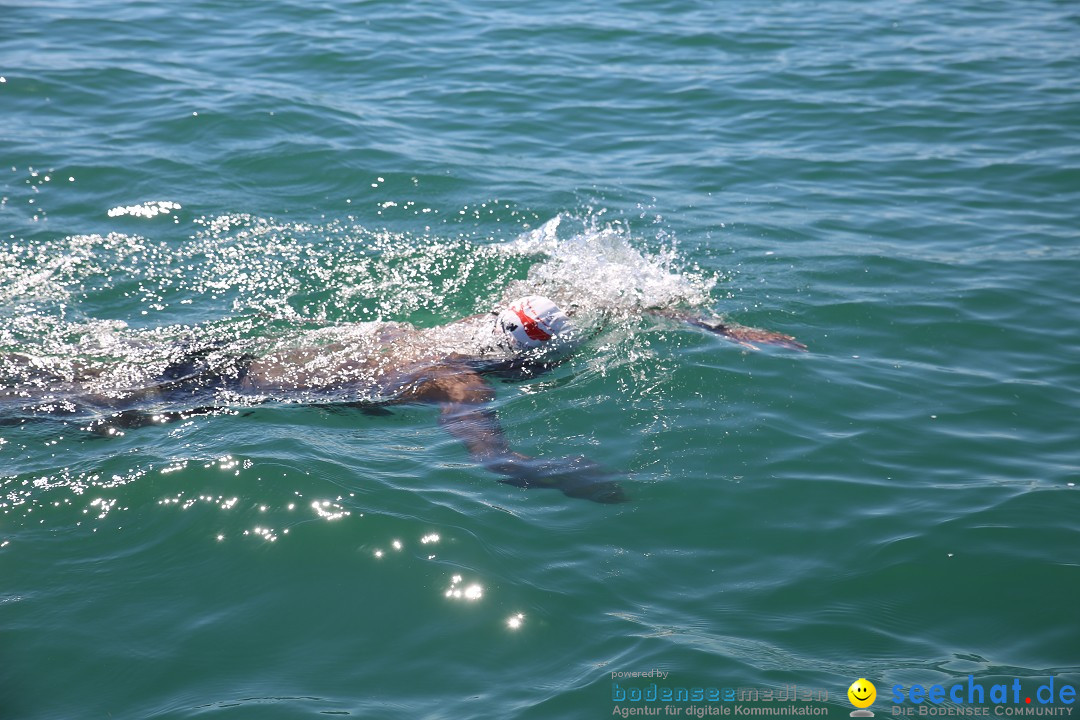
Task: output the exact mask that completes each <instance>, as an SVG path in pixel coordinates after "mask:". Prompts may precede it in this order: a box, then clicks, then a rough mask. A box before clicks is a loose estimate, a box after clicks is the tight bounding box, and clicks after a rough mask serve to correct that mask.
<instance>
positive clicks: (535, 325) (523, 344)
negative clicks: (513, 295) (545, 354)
mask: <svg viewBox="0 0 1080 720" xmlns="http://www.w3.org/2000/svg"><path fill="white" fill-rule="evenodd" d="M569 329H570V320H569V319H568V318H567V317H566V314H565V313H563V311H562V310H560V309H559V306H558V305H556V304H555V303H553V302H551V301H550V300H548V299H547V298H546V297H540V296H539V295H530V296H528V297H523V298H518V299H517V300H514V301H513V302H512V303H510V304H509V305H507V306H506V308H505V309H504V310H503V311H502V312H501V313H499V316H498V318H496V319H495V328H494V329H493V330H492V332H493V333H494V334H496V335H502V336H503V338H504V339H505V340H506V341H507V342H508V343H509V344H510V347H511V348H513V349H514V350H515V351H522V350H530V349H532V348H538V347H541V346H543V345H544V344H545V343H547V342H548V341H550V340H551V339H552V338H554V337H556V336H558V335H560V334H564V333H566V332H567V331H568V330H569Z"/></svg>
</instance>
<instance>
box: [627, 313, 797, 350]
mask: <svg viewBox="0 0 1080 720" xmlns="http://www.w3.org/2000/svg"><path fill="white" fill-rule="evenodd" d="M648 312H649V313H651V314H653V315H659V316H660V317H666V318H671V319H672V320H681V321H682V322H684V323H686V324H687V325H693V326H694V327H699V328H702V329H703V330H708V331H709V332H711V333H713V334H715V335H720V336H722V337H726V338H727V339H728V340H731V341H733V342H737V343H739V344H740V345H742V346H743V347H745V348H750V349H751V350H760V349H761V348H759V347H758V346H757V345H755V343H760V344H762V345H776V346H777V347H785V348H788V349H789V350H800V351H805V350H806V346H805V345H803V344H802V343H801V342H799V341H798V340H796V339H795V338H793V337H791V336H790V335H785V334H783V333H778V332H773V331H772V330H761V329H758V328H752V327H746V326H744V325H736V324H735V323H730V322H723V321H721V320H719V319H717V318H710V317H702V316H701V315H697V314H695V313H692V312H688V311H686V310H661V309H654V310H649V311H648Z"/></svg>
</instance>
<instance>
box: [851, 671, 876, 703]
mask: <svg viewBox="0 0 1080 720" xmlns="http://www.w3.org/2000/svg"><path fill="white" fill-rule="evenodd" d="M847 696H848V700H850V701H851V704H852V705H854V706H855V707H857V708H868V707H870V706H871V705H873V704H874V698H876V697H877V688H876V687H874V683H872V682H870V681H869V680H867V679H866V678H859V679H858V680H856V681H855V682H853V683H851V687H849V688H848V689H847Z"/></svg>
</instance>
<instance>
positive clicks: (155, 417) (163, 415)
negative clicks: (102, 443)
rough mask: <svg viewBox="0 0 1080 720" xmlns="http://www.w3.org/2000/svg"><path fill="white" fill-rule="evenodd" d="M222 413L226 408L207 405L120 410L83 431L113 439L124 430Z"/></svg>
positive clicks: (226, 410) (93, 422)
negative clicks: (159, 409)
mask: <svg viewBox="0 0 1080 720" xmlns="http://www.w3.org/2000/svg"><path fill="white" fill-rule="evenodd" d="M224 412H228V408H224V407H212V406H209V405H207V406H203V407H197V408H192V409H191V410H182V411H174V410H168V411H162V412H151V411H147V410H134V409H133V410H122V411H120V412H118V413H115V414H113V415H110V416H108V417H104V418H99V419H97V420H94V421H92V422H91V423H90V424H89V425H87V426H86V428H85V429H86V430H89V431H90V432H92V433H94V434H95V435H99V436H101V437H115V436H118V435H123V434H124V431H125V430H136V429H138V428H144V427H149V426H150V425H166V424H168V423H173V422H179V421H181V420H187V419H188V418H192V417H196V416H199V415H218V414H220V413H224Z"/></svg>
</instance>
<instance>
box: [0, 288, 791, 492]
mask: <svg viewBox="0 0 1080 720" xmlns="http://www.w3.org/2000/svg"><path fill="white" fill-rule="evenodd" d="M649 312H650V314H653V315H656V316H659V317H665V318H669V319H674V320H678V321H682V322H686V323H688V324H690V325H693V326H695V327H699V328H702V329H705V330H707V331H709V332H712V333H715V334H718V335H720V336H722V337H725V338H727V339H729V340H732V341H734V342H737V343H739V344H741V345H743V346H745V347H749V348H754V349H756V348H757V344H771V345H778V346H783V347H788V348H792V349H798V350H802V349H805V346H803V345H802V344H800V343H799V342H797V341H796V340H795V339H794V338H792V337H790V336H788V335H782V334H780V333H774V332H770V331H767V330H758V329H754V328H747V327H741V326H738V325H732V324H728V323H722V322H720V321H718V320H711V319H708V318H705V317H701V316H699V315H695V314H693V313H690V312H686V311H681V310H652V311H649ZM580 332H581V331H580V329H579V328H578V327H577V326H576V325H575V323H574V322H573V321H572V320H571V318H570V317H569V315H568V313H565V312H563V310H562V309H560V308H559V307H558V306H557V305H556V304H555V303H554V302H552V301H551V300H549V299H547V298H545V297H540V296H529V297H523V298H519V299H517V300H514V301H512V302H509V303H507V304H506V305H505V307H503V308H502V309H501V310H500V311H498V312H495V313H490V314H486V315H474V316H471V317H467V318H463V319H461V320H457V321H455V322H452V323H449V324H447V325H442V326H437V327H433V328H425V329H418V328H415V327H413V326H411V325H408V324H406V323H392V322H388V323H383V322H369V323H355V324H350V325H344V326H340V327H335V328H324V329H321V330H316V331H312V332H309V333H306V334H305V335H304V336H303V339H304V342H302V343H300V344H297V343H296V342H291V343H285V344H283V345H281V346H279V347H273V348H271V349H269V350H268V351H266V350H264V351H262V352H260V353H255V352H237V351H236V350H229V349H226V348H222V347H217V346H211V347H204V348H201V349H199V350H197V351H194V352H191V353H188V354H187V355H186V356H185V357H183V358H180V359H178V360H177V361H175V362H172V363H170V364H169V365H168V367H166V368H165V370H164V372H162V373H161V374H160V376H159V377H157V378H156V379H155V380H154V381H152V382H148V383H141V384H139V386H138V387H130V388H126V389H124V390H123V391H121V392H112V393H102V392H100V390H98V391H95V383H94V381H95V374H94V373H92V372H89V371H88V372H86V373H84V374H83V375H82V376H80V377H77V378H75V379H74V380H63V379H61V378H59V377H57V378H56V379H55V382H50V383H49V387H50V389H51V390H53V391H54V392H53V393H51V394H50V398H49V399H50V402H52V403H53V404H52V405H50V406H49V409H52V410H54V411H55V410H57V409H64V408H65V403H66V409H67V410H68V411H69V412H76V411H78V410H79V409H87V408H89V409H92V410H95V411H97V412H99V413H101V412H103V411H113V412H112V414H110V415H109V416H108V417H104V418H100V419H98V420H95V421H94V422H92V423H91V425H90V429H91V430H93V431H94V432H96V433H98V434H101V435H111V434H118V433H121V432H122V431H123V430H124V429H130V428H138V427H145V426H147V425H152V424H159V423H164V422H169V421H173V420H179V419H183V418H186V417H190V416H192V415H198V414H208V413H212V412H219V411H221V410H223V409H225V408H223V407H221V405H222V402H221V400H222V397H223V395H224V397H225V398H226V399H227V398H228V397H229V395H230V394H231V395H233V396H239V397H237V400H238V401H243V400H246V401H247V402H249V403H250V402H253V401H254V402H259V401H265V400H273V399H282V400H291V401H301V402H307V403H309V404H325V403H326V402H327V401H328V400H329V401H331V402H332V401H333V400H334V398H338V399H339V400H338V404H344V405H349V406H353V407H358V408H360V409H361V410H364V411H367V412H374V413H379V412H385V410H382V408H383V406H386V405H396V404H405V403H426V404H434V405H438V406H439V411H440V412H439V422H440V424H441V425H442V426H443V427H445V428H446V429H447V430H448V431H449V432H450V433H451V434H452V435H453V436H454V437H456V438H458V439H459V440H461V441H462V442H463V443H464V445H465V447H466V449H467V450H468V452H469V454H470V456H471V457H472V458H473V459H474V460H475V461H476V462H477V463H478V464H480V465H481V466H483V467H485V468H487V469H488V470H490V471H492V472H494V473H496V474H498V475H501V476H502V479H501V480H500V482H503V483H508V484H511V485H515V486H517V487H523V488H534V487H543V488H555V489H558V490H561V491H562V492H563V493H565V494H566V495H568V496H570V497H578V498H587V499H590V500H594V501H596V502H604V503H613V502H621V501H624V500H625V499H626V496H625V493H624V491H623V489H622V487H621V486H620V485H619V483H618V482H617V481H616V478H615V476H614V475H613V474H612V473H611V472H609V471H607V470H605V469H603V468H602V467H601V466H599V465H598V464H597V463H595V462H593V461H591V460H589V459H587V458H584V457H566V458H555V459H551V458H537V457H529V456H526V455H523V454H521V453H518V452H515V451H513V450H512V449H511V448H510V446H509V444H508V442H507V439H506V436H505V434H504V433H503V431H502V429H501V427H500V425H499V422H498V418H497V417H496V415H495V411H494V410H493V409H492V408H491V407H490V404H491V402H492V401H493V400H494V399H495V391H494V390H493V389H492V387H491V385H490V384H489V383H488V380H487V379H486V377H487V376H491V375H503V376H506V375H515V376H520V377H528V376H531V375H535V374H538V373H540V372H543V371H544V370H546V369H549V368H551V367H553V366H554V365H556V364H557V363H559V362H561V361H562V360H564V359H565V358H566V357H568V356H569V354H570V353H571V352H572V351H573V349H574V347H575V346H576V345H577V344H578V343H579V342H580V340H581V339H582V338H581V337H580ZM5 360H6V361H7V362H6V363H5V364H6V365H7V366H8V368H9V369H10V368H11V367H13V366H18V367H20V368H22V369H23V370H26V369H27V368H28V367H30V366H32V365H33V361H32V359H29V358H27V357H26V356H8V357H7V358H5ZM2 394H3V393H2V392H0V395H2ZM16 394H17V393H12V392H11V391H10V389H9V391H8V392H7V395H8V396H9V397H10V396H13V395H16ZM355 398H363V399H362V400H356V399H355ZM162 403H166V404H168V405H170V406H172V407H176V406H177V405H179V406H182V407H186V408H188V409H186V410H181V411H173V410H170V411H158V412H154V411H148V410H147V409H146V407H147V406H152V405H161V404H162Z"/></svg>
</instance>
